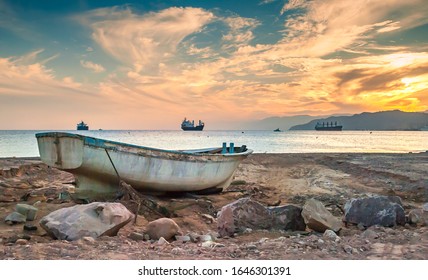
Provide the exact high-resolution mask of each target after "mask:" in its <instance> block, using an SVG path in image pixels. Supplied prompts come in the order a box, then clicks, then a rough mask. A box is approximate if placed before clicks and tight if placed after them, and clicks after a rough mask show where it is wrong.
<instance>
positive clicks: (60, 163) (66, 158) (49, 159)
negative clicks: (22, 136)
mask: <svg viewBox="0 0 428 280" xmlns="http://www.w3.org/2000/svg"><path fill="white" fill-rule="evenodd" d="M36 138H37V144H38V147H39V153H40V158H41V160H42V161H43V162H44V163H46V164H47V165H49V166H52V167H56V168H59V169H75V168H78V167H80V166H81V165H82V161H83V145H84V139H83V136H80V135H76V134H70V133H63V132H46V133H37V134H36Z"/></svg>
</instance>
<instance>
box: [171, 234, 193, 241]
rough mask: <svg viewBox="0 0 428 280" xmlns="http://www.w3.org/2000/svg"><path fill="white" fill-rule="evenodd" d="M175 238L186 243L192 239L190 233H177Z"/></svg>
mask: <svg viewBox="0 0 428 280" xmlns="http://www.w3.org/2000/svg"><path fill="white" fill-rule="evenodd" d="M175 240H177V241H180V242H183V243H185V242H189V241H190V240H191V239H190V236H188V235H176V236H175Z"/></svg>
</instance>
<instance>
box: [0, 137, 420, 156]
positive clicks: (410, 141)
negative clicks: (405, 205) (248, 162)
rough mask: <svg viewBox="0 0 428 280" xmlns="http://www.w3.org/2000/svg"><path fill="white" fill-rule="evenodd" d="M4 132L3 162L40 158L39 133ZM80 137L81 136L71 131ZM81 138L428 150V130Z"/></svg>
mask: <svg viewBox="0 0 428 280" xmlns="http://www.w3.org/2000/svg"><path fill="white" fill-rule="evenodd" d="M37 132H42V131H30V130H4V131H0V157H12V156H16V157H24V156H25V157H27V156H39V151H38V148H37V140H36V137H35V136H34V135H35V133H37ZM68 132H72V133H77V131H68ZM78 133H79V134H83V135H88V136H94V137H97V138H102V139H109V140H114V141H119V142H126V143H130V144H136V145H141V146H147V147H153V148H160V149H197V148H207V147H219V146H221V145H222V143H223V142H234V143H235V146H241V145H247V147H248V148H249V149H252V150H254V152H255V153H265V152H267V153H329V152H349V153H352V152H374V153H397V152H398V153H406V152H421V151H427V150H428V131H373V132H372V133H370V132H369V131H336V132H327V131H284V132H273V131H197V132H192V131H177V130H174V131H172V130H171V131H150V130H103V131H97V130H94V131H83V132H82V131H79V132H78Z"/></svg>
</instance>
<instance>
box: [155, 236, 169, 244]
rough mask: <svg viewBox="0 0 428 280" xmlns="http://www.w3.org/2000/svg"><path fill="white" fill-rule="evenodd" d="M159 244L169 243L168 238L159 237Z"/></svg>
mask: <svg viewBox="0 0 428 280" xmlns="http://www.w3.org/2000/svg"><path fill="white" fill-rule="evenodd" d="M157 244H158V245H169V242H168V241H166V239H165V238H163V237H161V238H159V240H158V242H157Z"/></svg>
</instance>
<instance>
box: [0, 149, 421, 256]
mask: <svg viewBox="0 0 428 280" xmlns="http://www.w3.org/2000/svg"><path fill="white" fill-rule="evenodd" d="M73 183H74V177H73V176H72V175H71V174H69V173H67V172H63V171H60V170H57V169H54V168H49V167H47V166H46V165H45V164H43V163H41V162H40V161H39V160H38V159H36V158H31V159H29V158H28V159H22V158H11V159H0V218H1V219H2V221H0V259H428V230H427V227H420V226H413V225H408V224H406V225H405V226H397V227H394V228H383V227H372V228H370V230H371V231H372V232H374V233H375V234H370V235H368V234H367V233H365V232H364V231H361V230H359V229H358V228H357V227H356V226H352V225H348V226H347V227H344V228H343V229H342V230H341V232H340V238H341V239H340V241H331V240H326V239H325V238H324V237H323V236H322V234H320V233H316V232H310V231H309V230H307V232H299V233H298V232H283V231H266V230H254V231H252V232H248V233H244V234H240V235H237V236H235V237H233V238H219V239H217V240H215V242H214V243H213V244H212V246H209V247H204V246H202V244H201V243H200V242H196V243H193V242H190V243H181V242H178V241H175V242H171V243H170V244H168V245H157V244H156V243H151V242H145V241H134V240H132V239H130V238H128V236H129V234H130V233H131V232H142V231H143V230H144V227H145V225H146V224H147V223H148V221H151V220H153V219H156V218H158V217H157V216H156V215H153V214H148V213H147V214H146V215H144V216H143V215H140V216H139V217H138V219H137V223H136V224H135V225H134V224H132V223H129V224H128V225H126V226H125V227H124V228H122V229H121V230H120V231H119V234H118V236H115V237H100V238H98V239H96V240H95V241H94V242H92V241H88V240H79V241H72V242H68V241H59V240H53V239H51V238H50V237H48V236H47V235H46V233H45V232H44V230H43V229H41V228H40V226H38V221H39V220H40V218H42V217H43V216H44V215H46V214H48V213H50V212H52V211H54V210H56V209H59V208H63V207H68V206H71V205H74V204H75V203H74V202H73V201H62V200H60V199H59V194H60V193H61V192H63V191H66V190H69V191H71V190H72V189H73ZM367 194H381V195H397V196H399V197H400V198H401V199H402V202H403V207H404V209H405V211H406V214H407V213H408V211H410V210H411V209H414V208H419V207H421V205H422V204H423V203H426V202H427V201H428V153H418V154H411V153H409V154H253V155H251V156H250V157H248V158H247V159H246V160H245V161H244V162H243V163H242V164H241V165H240V166H239V167H238V170H237V172H236V174H235V178H234V182H233V183H232V185H231V186H230V187H229V188H228V189H226V190H224V191H223V192H222V193H219V194H214V195H203V196H202V195H199V196H194V195H192V196H190V195H187V196H186V195H185V196H183V195H181V196H169V197H159V198H157V201H158V203H159V204H161V205H164V206H166V207H167V208H168V209H169V210H170V211H171V212H172V213H173V215H174V217H173V219H174V220H175V221H176V222H177V224H178V225H179V226H180V227H181V229H182V231H183V233H185V234H186V233H192V234H208V233H215V232H216V223H215V221H214V222H213V221H211V220H210V219H206V217H204V215H203V214H208V215H211V216H213V217H215V216H216V214H217V212H218V211H219V210H220V208H221V207H222V206H224V205H226V204H228V203H230V202H233V201H235V200H237V199H239V198H242V197H251V198H252V199H253V200H256V201H259V202H261V203H263V204H265V205H285V204H295V205H299V206H302V205H303V204H304V203H305V201H306V200H307V199H309V198H315V199H318V200H320V201H322V202H323V203H324V205H326V206H327V208H328V209H329V210H330V211H331V212H332V213H333V214H334V215H335V216H337V217H341V216H342V215H343V213H342V209H343V205H344V204H345V203H346V201H347V200H349V199H351V198H358V197H361V196H364V195H367ZM19 202H22V203H27V204H33V203H36V205H37V206H36V207H37V208H38V209H39V212H38V219H37V220H35V221H34V222H31V224H34V225H36V226H38V229H37V231H34V232H27V231H24V230H23V224H16V225H8V224H6V223H4V218H5V217H6V216H7V215H8V214H9V213H11V212H12V211H13V209H14V207H15V205H16V204H17V203H19ZM22 238H24V239H25V238H26V239H29V240H28V241H27V242H25V241H24V242H18V243H20V244H17V243H15V241H16V240H17V239H22Z"/></svg>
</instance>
